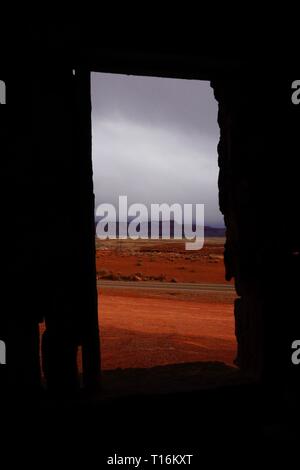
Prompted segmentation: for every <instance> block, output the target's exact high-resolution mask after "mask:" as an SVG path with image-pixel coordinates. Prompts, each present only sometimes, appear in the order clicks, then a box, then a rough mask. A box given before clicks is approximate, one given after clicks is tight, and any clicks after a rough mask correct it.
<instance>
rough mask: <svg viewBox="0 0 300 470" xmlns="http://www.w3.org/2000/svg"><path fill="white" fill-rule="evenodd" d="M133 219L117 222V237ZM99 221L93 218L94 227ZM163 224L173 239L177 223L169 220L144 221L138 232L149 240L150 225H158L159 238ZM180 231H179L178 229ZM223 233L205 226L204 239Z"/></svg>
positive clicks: (224, 230)
mask: <svg viewBox="0 0 300 470" xmlns="http://www.w3.org/2000/svg"><path fill="white" fill-rule="evenodd" d="M133 219H134V217H131V218H129V220H128V222H120V221H117V226H116V232H117V237H118V235H119V233H120V229H121V230H122V231H125V230H126V226H127V229H128V226H129V224H130V222H131V221H132V220H133ZM100 220H101V217H96V218H95V226H96V225H97V224H98V222H99V221H100ZM163 222H165V223H166V222H167V223H169V224H170V237H171V238H174V232H175V227H176V226H177V227H176V229H177V230H176V231H178V224H177V222H175V221H174V220H170V221H161V220H160V221H153V222H152V223H151V222H150V221H145V222H144V223H142V224H141V230H140V232H142V233H144V234H148V237H149V238H150V234H151V224H152V226H153V225H155V226H156V227H157V225H158V232H159V236H160V237H161V235H162V224H163ZM193 229H195V226H194V227H193ZM179 231H180V229H179ZM127 233H128V230H127ZM181 233H182V234H183V233H184V232H183V226H182V227H181ZM225 233H226V228H225V227H211V226H210V225H205V226H204V237H225Z"/></svg>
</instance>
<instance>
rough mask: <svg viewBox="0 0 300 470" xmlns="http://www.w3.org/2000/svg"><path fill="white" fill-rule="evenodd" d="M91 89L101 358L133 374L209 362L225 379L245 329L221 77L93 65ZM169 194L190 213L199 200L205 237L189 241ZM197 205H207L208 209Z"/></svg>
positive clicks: (169, 371)
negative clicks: (227, 223)
mask: <svg viewBox="0 0 300 470" xmlns="http://www.w3.org/2000/svg"><path fill="white" fill-rule="evenodd" d="M91 94H92V131H93V134H92V136H93V140H92V142H93V146H92V158H93V182H94V194H95V208H96V215H95V238H96V270H97V286H98V315H99V325H100V334H101V356H102V368H103V370H104V371H112V370H114V369H122V370H123V371H131V372H130V373H131V377H132V371H138V370H146V369H147V370H148V371H149V370H151V371H155V370H156V371H159V374H160V375H164V376H169V375H172V374H175V375H177V376H178V373H179V374H182V373H184V370H185V371H186V370H189V372H191V371H194V370H196V369H197V370H199V367H200V369H201V367H202V368H203V367H206V368H207V367H208V368H209V371H210V372H209V374H210V375H211V377H213V380H214V381H215V380H216V375H218V374H219V375H220V376H222V374H223V372H224V370H225V369H226V368H227V367H228V368H229V369H231V368H232V366H233V361H234V358H235V354H236V339H235V334H234V313H233V302H234V298H235V291H234V287H233V285H232V283H226V282H225V280H224V278H225V276H224V263H223V250H224V241H225V227H224V220H223V216H222V214H221V213H220V211H219V206H218V164H217V144H218V140H219V128H218V124H217V110H218V106H217V103H216V101H215V99H214V96H213V90H212V88H211V87H210V83H209V82H208V81H200V80H185V79H173V78H161V77H145V76H128V75H118V74H109V73H92V74H91ZM122 198H123V199H122ZM124 198H126V199H125V202H126V210H127V213H126V211H125V212H124V204H123V203H124ZM122 204H123V206H122ZM137 204H139V207H141V205H142V206H144V208H145V209H143V210H141V209H140V210H139V211H138V210H137V209H138V208H137V206H136V205H137ZM161 204H165V205H166V206H168V207H169V208H171V209H172V207H174V206H173V205H176V206H180V207H181V208H182V214H183V212H184V210H185V207H186V206H187V205H189V206H192V208H191V214H190V219H189V220H188V217H187V220H186V222H187V223H190V226H191V227H192V230H194V231H197V225H199V226H201V225H202V229H203V235H204V245H203V247H202V248H201V249H198V250H194V249H192V250H187V249H186V242H187V240H186V239H185V230H184V226H183V225H184V218H183V217H182V225H181V226H180V227H178V226H179V225H180V221H179V220H178V219H176V216H175V215H174V211H172V210H170V212H169V213H168V214H167V215H164V214H160V217H158V218H157V217H154V218H153V215H152V206H153V205H161ZM196 205H204V219H203V220H201V221H198V220H196V218H195V217H196V216H195V213H196V209H195V207H196ZM120 206H122V207H123V210H121V207H120ZM130 208H131V212H130ZM135 209H136V212H135ZM134 212H135V215H136V216H137V218H136V220H135V215H133V214H134ZM125 214H126V216H127V218H126V217H125ZM164 223H166V226H167V225H168V224H169V237H168V236H166V237H163V224H164ZM131 226H133V227H134V230H133V232H134V233H135V234H136V233H139V235H138V236H136V237H133V236H132V230H131V231H130V227H131ZM153 226H154V227H155V229H154V230H153ZM155 230H156V233H158V237H156V238H155V239H153V237H152V238H151V234H153V231H155ZM176 230H177V232H176ZM124 233H126V236H125V235H124ZM176 233H177V235H178V233H181V234H182V235H183V236H181V237H178V238H176ZM122 235H123V236H122ZM187 365H188V366H189V367H188V368H187ZM224 368H225V369H224ZM229 369H228V370H229ZM226 370H227V369H226ZM134 376H136V375H135V374H134Z"/></svg>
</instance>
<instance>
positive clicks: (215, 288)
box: [97, 279, 234, 294]
mask: <svg viewBox="0 0 300 470" xmlns="http://www.w3.org/2000/svg"><path fill="white" fill-rule="evenodd" d="M97 285H98V287H100V288H101V289H105V288H109V289H111V288H113V289H147V290H148V289H150V290H162V291H173V292H174V291H177V292H178V291H180V292H182V291H184V292H186V291H190V292H191V291H192V292H195V291H197V292H198V291H200V292H219V293H230V294H233V293H234V286H233V285H232V284H207V283H191V282H156V281H107V280H104V279H103V280H99V281H98V282H97Z"/></svg>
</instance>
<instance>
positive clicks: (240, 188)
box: [213, 74, 300, 382]
mask: <svg viewBox="0 0 300 470" xmlns="http://www.w3.org/2000/svg"><path fill="white" fill-rule="evenodd" d="M292 81H293V80H289V79H287V78H284V77H276V78H274V77H273V79H271V75H262V76H260V77H259V78H257V76H251V74H247V75H245V76H242V77H240V78H239V77H236V78H235V79H233V80H230V81H226V80H225V81H224V80H223V81H222V80H219V81H218V80H216V81H214V82H213V87H214V90H215V96H216V98H217V100H218V102H219V115H218V121H219V125H220V131H221V137H220V143H219V146H218V153H219V166H220V175H219V197H220V207H221V210H222V212H223V214H224V216H225V223H226V226H227V241H226V246H225V266H226V278H227V279H231V278H232V277H233V278H234V280H235V285H236V290H237V294H238V296H239V298H238V299H237V300H236V302H235V321H236V336H237V341H238V354H237V360H236V362H237V364H238V365H239V366H240V367H241V368H242V370H245V371H247V372H250V373H252V374H254V375H255V376H256V377H264V378H266V379H267V378H268V379H272V380H276V381H277V382H280V381H281V380H282V379H283V376H285V379H286V380H297V375H298V374H297V370H296V368H295V366H293V365H292V363H291V353H292V350H291V344H292V342H293V341H294V340H295V339H296V336H297V333H298V332H299V326H300V325H299V318H298V312H299V295H298V289H297V287H296V286H297V285H298V283H299V240H300V237H299V217H298V213H299V185H298V183H297V180H298V175H297V160H298V155H299V151H300V141H299V138H298V132H299V124H300V122H299V119H300V109H298V108H297V107H295V105H293V104H292V101H291V94H292V92H291V84H292Z"/></svg>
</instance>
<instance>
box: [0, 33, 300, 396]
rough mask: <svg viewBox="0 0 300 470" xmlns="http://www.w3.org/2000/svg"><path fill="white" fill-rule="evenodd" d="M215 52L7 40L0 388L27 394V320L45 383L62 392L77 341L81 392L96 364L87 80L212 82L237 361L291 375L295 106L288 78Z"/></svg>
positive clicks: (31, 372)
mask: <svg viewBox="0 0 300 470" xmlns="http://www.w3.org/2000/svg"><path fill="white" fill-rule="evenodd" d="M179 43H180V40H179ZM219 47H220V49H221V52H220V51H217V52H219V53H215V51H213V52H212V51H210V50H209V47H207V49H206V51H203V48H202V49H201V50H199V48H198V47H197V44H196V43H195V44H194V45H193V47H189V46H188V45H187V46H184V44H183V43H181V44H179V45H178V47H176V46H175V45H174V44H173V46H172V45H170V44H169V45H168V46H165V47H164V46H161V47H155V46H154V45H153V46H152V47H151V46H150V47H149V46H143V44H142V43H139V44H136V45H135V47H134V48H132V47H129V46H128V47H127V46H126V47H125V45H124V44H119V45H118V46H116V47H114V46H112V45H111V44H110V45H109V46H108V47H103V45H102V44H101V41H98V42H97V38H95V37H94V38H92V39H91V38H90V36H89V35H84V34H81V35H80V34H78V31H75V32H74V30H72V29H71V31H68V32H67V34H63V32H57V31H56V30H55V29H50V33H49V35H48V36H47V34H45V32H43V34H41V35H33V37H31V38H30V43H29V44H27V43H25V44H23V43H21V42H20V43H19V44H18V47H17V48H16V49H15V50H14V52H13V53H11V56H10V60H8V59H7V61H6V62H5V61H4V62H3V64H4V65H3V67H2V69H1V70H0V75H1V76H0V78H2V76H3V77H5V79H6V82H7V105H5V106H4V107H1V109H0V119H1V129H0V132H1V136H0V137H1V157H2V158H1V165H2V167H3V171H2V180H3V185H2V191H3V194H2V199H1V200H2V206H3V210H2V237H3V245H2V246H3V247H4V249H3V273H4V281H3V305H5V306H6V307H5V309H4V310H3V313H2V315H1V320H0V326H1V336H0V337H1V339H5V340H6V342H7V362H8V367H7V368H6V369H5V371H8V373H9V375H10V381H11V383H12V384H17V385H18V386H20V385H24V386H25V387H28V386H29V385H30V386H31V387H32V386H38V384H39V367H38V361H37V350H38V331H37V322H38V321H40V320H42V319H43V318H46V320H47V324H48V332H49V337H48V342H47V341H46V346H45V349H46V356H47V355H48V356H50V357H51V360H50V362H49V365H48V369H49V370H48V373H49V377H50V382H51V380H52V383H53V384H54V386H55V383H56V384H58V385H59V384H62V385H63V384H64V385H65V386H67V387H68V386H73V385H74V374H73V372H74V371H73V369H72V367H74V357H75V352H76V347H77V345H78V344H82V345H83V350H84V366H85V374H86V375H85V379H86V384H92V383H94V382H95V380H96V377H97V375H98V370H99V367H100V363H99V339H98V338H99V336H98V327H97V303H96V285H95V279H96V277H95V266H94V263H95V256H94V220H93V194H92V167H91V158H90V157H91V155H90V153H91V131H90V94H89V71H90V70H94V71H111V72H123V73H136V74H152V75H163V76H174V77H184V78H199V79H211V80H212V85H213V87H214V91H215V96H216V99H217V100H218V102H219V125H220V131H221V139H220V144H219V148H218V151H219V165H220V178H219V188H220V206H221V210H222V212H223V213H224V215H225V222H226V226H227V242H226V250H225V264H226V276H227V278H228V279H230V278H231V277H234V278H235V283H236V289H237V293H238V296H239V298H238V300H237V301H236V305H235V317H236V333H237V339H238V356H237V364H238V365H239V366H240V367H241V368H242V369H243V370H245V371H250V372H251V373H253V374H254V375H255V376H260V377H261V376H265V377H266V376H270V377H273V378H274V377H278V375H279V376H280V377H281V376H282V375H283V374H286V373H288V374H289V375H291V376H294V375H295V368H292V367H291V363H290V356H291V350H290V344H291V342H292V340H294V339H297V338H294V335H297V331H299V320H298V311H299V296H298V292H297V290H298V281H299V256H297V255H296V254H295V253H296V252H297V250H298V251H299V229H298V220H297V219H298V216H297V214H298V212H299V211H298V209H299V208H298V201H299V188H298V183H297V179H298V176H297V172H296V163H297V156H298V155H299V140H298V136H297V133H298V129H299V112H300V106H299V107H295V106H293V105H292V104H291V100H290V94H291V93H290V85H291V81H292V79H294V78H297V76H296V77H295V76H294V75H293V74H292V75H291V80H287V79H286V78H279V77H277V78H276V79H275V80H274V70H270V71H269V72H266V70H267V69H268V67H267V65H266V64H265V63H264V62H262V61H259V60H257V61H256V62H253V60H252V59H253V57H251V60H250V58H249V61H248V62H247V56H246V54H245V55H243V56H242V59H241V58H237V57H236V56H235V55H234V54H232V53H231V51H229V52H227V54H226V49H224V48H223V46H222V45H220V46H219ZM223 49H224V50H225V55H223V57H222V52H224V50H223ZM11 59H12V60H11ZM262 64H263V65H262ZM73 70H75V75H73V72H72V71H73ZM257 70H259V71H260V74H259V78H258V75H257V73H254V72H255V71H257ZM2 108H3V109H2ZM48 356H47V357H48ZM2 372H3V370H2ZM3 373H4V372H3Z"/></svg>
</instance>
